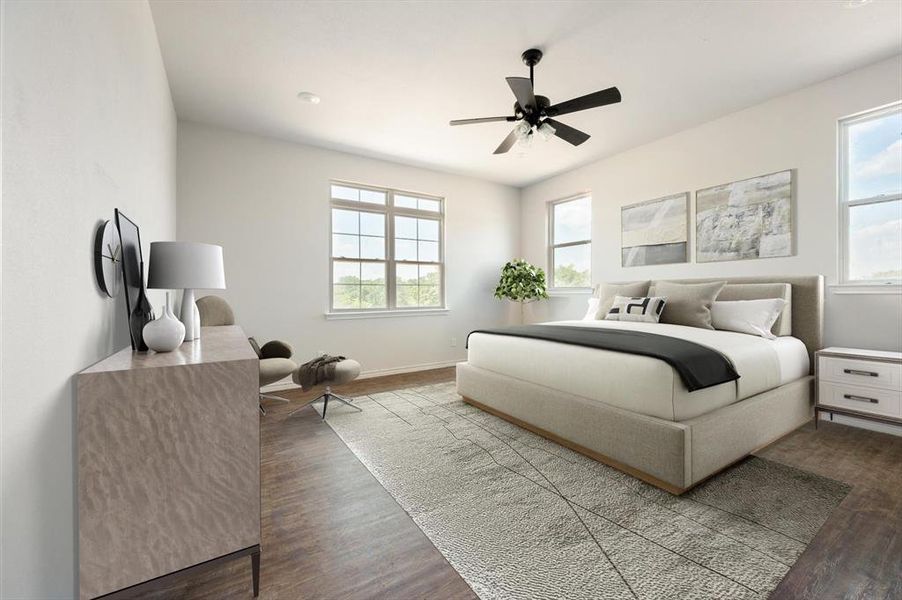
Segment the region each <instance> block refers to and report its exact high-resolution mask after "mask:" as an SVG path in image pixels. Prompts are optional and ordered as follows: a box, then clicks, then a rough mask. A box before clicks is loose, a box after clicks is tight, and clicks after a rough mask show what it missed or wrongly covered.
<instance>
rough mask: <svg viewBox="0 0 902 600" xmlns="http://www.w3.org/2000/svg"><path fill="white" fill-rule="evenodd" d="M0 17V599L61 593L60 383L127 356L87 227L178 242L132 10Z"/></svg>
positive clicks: (64, 410)
mask: <svg viewBox="0 0 902 600" xmlns="http://www.w3.org/2000/svg"><path fill="white" fill-rule="evenodd" d="M2 16H3V18H2V60H3V64H2V73H3V86H2V87H3V90H2V94H3V96H2V98H3V117H2V121H3V129H2V133H3V179H2V197H3V204H2V210H3V218H2V223H3V232H2V236H3V238H2V239H3V242H4V246H5V247H4V249H3V257H2V260H3V262H2V301H3V321H2V372H3V382H2V403H0V418H2V436H0V437H2V448H0V453H2V514H0V527H2V533H0V537H2V548H0V551H2V567H0V597H2V598H4V599H12V598H28V599H35V598H41V599H44V598H71V597H73V596H74V595H75V593H76V580H75V573H76V548H77V541H76V537H75V527H76V525H75V514H76V512H75V511H76V509H75V500H74V477H75V476H74V470H73V466H74V456H73V450H74V440H73V427H74V410H73V409H74V393H73V375H74V374H75V373H76V372H78V371H80V370H81V369H83V368H84V367H86V366H88V365H90V364H92V363H94V362H95V361H97V360H98V359H100V358H102V357H104V356H106V355H108V354H110V353H111V352H112V351H113V350H116V349H119V348H122V347H124V346H127V345H128V334H127V330H126V329H125V319H126V315H125V308H124V306H122V305H121V304H120V303H119V302H114V301H113V300H110V299H108V298H105V297H103V296H101V294H100V292H99V291H98V289H97V286H96V284H95V281H94V273H93V263H92V260H93V258H92V251H93V236H94V231H95V228H96V227H97V225H98V223H99V222H100V221H101V220H102V219H110V218H112V216H113V208H114V207H118V208H121V209H122V210H123V212H124V213H125V214H127V215H128V216H129V217H131V218H132V219H134V220H135V221H136V222H137V223H138V224H139V226H140V227H141V234H142V239H143V240H145V245H146V242H147V241H149V240H154V239H160V238H164V239H165V238H171V237H172V235H173V234H174V233H175V149H176V139H175V135H176V118H175V112H174V110H173V107H172V101H171V97H170V94H169V86H168V83H167V81H166V75H165V72H164V69H163V63H162V60H161V57H160V50H159V47H158V44H157V38H156V32H155V30H154V24H153V21H152V18H151V14H150V9H149V7H148V6H147V4H146V3H145V2H104V3H93V2H4V3H3V15H2ZM145 252H146V247H145ZM152 300H156V297H152ZM157 304H158V303H157Z"/></svg>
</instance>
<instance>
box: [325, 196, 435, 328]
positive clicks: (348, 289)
mask: <svg viewBox="0 0 902 600" xmlns="http://www.w3.org/2000/svg"><path fill="white" fill-rule="evenodd" d="M331 208H332V252H331V261H332V283H331V285H332V292H331V298H332V299H331V303H330V307H331V311H332V312H341V311H346V312H360V311H380V310H381V311H387V310H393V309H402V310H416V309H428V308H431V309H434V308H444V305H445V300H444V298H445V296H444V256H443V250H444V249H443V243H442V237H443V229H444V227H443V225H444V223H443V208H444V200H443V199H442V198H436V197H433V196H425V195H422V194H412V193H409V192H400V191H397V190H392V189H386V188H377V187H371V186H360V185H356V184H347V183H339V182H333V183H332V185H331Z"/></svg>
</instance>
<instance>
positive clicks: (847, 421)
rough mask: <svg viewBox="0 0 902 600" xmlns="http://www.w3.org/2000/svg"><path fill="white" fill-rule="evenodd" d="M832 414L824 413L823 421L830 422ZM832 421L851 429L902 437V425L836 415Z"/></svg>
mask: <svg viewBox="0 0 902 600" xmlns="http://www.w3.org/2000/svg"><path fill="white" fill-rule="evenodd" d="M830 420H831V419H830V413H826V412H822V413H821V421H830ZM832 421H833V422H834V423H839V424H840V425H848V426H849V427H858V428H860V429H869V430H871V431H879V432H880V433H888V434H890V435H898V436H900V437H902V425H893V424H892V423H883V422H880V421H869V420H867V419H857V418H855V417H849V416H846V415H838V414H834V415H833V419H832Z"/></svg>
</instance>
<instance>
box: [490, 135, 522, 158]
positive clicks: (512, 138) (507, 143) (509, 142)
mask: <svg viewBox="0 0 902 600" xmlns="http://www.w3.org/2000/svg"><path fill="white" fill-rule="evenodd" d="M516 143H517V130H516V129H513V130H512V131H511V132H510V133H509V134H507V137H506V138H504V141H503V142H501V145H500V146H498V147H497V148H495V151H494V152H493V153H492V154H504V153H505V152H507V151H508V150H510V149H511V148H513V147H514V144H516Z"/></svg>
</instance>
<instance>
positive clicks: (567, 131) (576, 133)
mask: <svg viewBox="0 0 902 600" xmlns="http://www.w3.org/2000/svg"><path fill="white" fill-rule="evenodd" d="M545 123H548V124H549V125H551V126H552V127H554V135H556V136H558V137H559V138H561V139H562V140H564V141H565V142H570V143H571V144H573V145H574V146H579V145H580V144H582V143H583V142H585V141H586V140H587V139H589V138H590V137H592V136H590V135H589V134H588V133H583V132H582V131H580V130H579V129H574V128H572V127H570V126H569V125H564V124H563V123H561V122H560V121H555V120H554V119H545Z"/></svg>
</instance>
